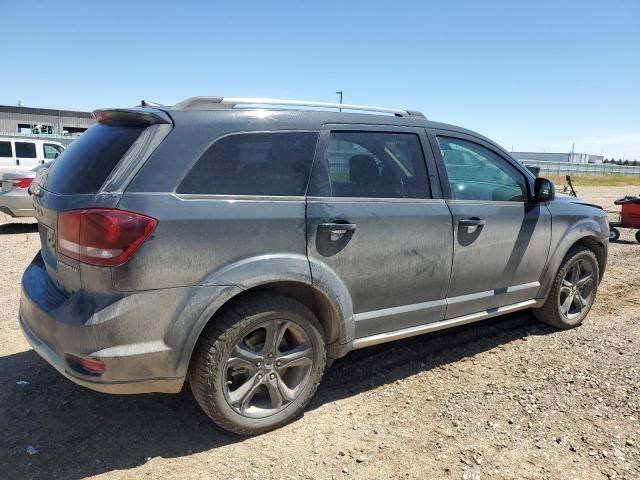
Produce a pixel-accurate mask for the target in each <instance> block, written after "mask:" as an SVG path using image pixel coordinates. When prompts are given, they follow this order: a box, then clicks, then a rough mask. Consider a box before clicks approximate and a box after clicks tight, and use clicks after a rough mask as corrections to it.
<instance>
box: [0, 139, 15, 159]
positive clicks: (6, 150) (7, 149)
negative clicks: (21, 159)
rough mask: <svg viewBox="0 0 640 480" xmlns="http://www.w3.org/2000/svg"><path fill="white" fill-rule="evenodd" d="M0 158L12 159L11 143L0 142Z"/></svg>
mask: <svg viewBox="0 0 640 480" xmlns="http://www.w3.org/2000/svg"><path fill="white" fill-rule="evenodd" d="M0 157H13V152H12V151H11V142H0Z"/></svg>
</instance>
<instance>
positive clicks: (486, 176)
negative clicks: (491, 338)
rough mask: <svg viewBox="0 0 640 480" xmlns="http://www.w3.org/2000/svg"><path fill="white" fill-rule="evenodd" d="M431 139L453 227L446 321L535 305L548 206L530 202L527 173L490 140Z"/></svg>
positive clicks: (446, 135)
mask: <svg viewBox="0 0 640 480" xmlns="http://www.w3.org/2000/svg"><path fill="white" fill-rule="evenodd" d="M434 137H435V139H433V138H434ZM432 139H433V142H432V143H434V146H436V147H437V150H438V151H436V152H435V153H436V156H439V158H438V160H439V161H440V162H442V163H441V164H442V165H443V166H444V168H442V169H441V170H442V173H443V175H442V176H443V178H444V179H445V181H446V183H447V185H445V187H446V186H448V187H449V188H448V189H449V190H450V192H448V196H449V197H450V198H449V199H448V200H447V204H448V205H449V208H450V209H451V214H452V216H453V227H454V229H453V231H454V247H453V248H454V254H453V267H452V270H451V284H450V287H449V292H448V294H447V297H448V299H447V303H448V306H447V312H446V318H455V317H459V316H463V315H468V314H473V313H477V312H482V311H486V310H491V309H495V308H498V307H505V306H510V305H515V304H519V303H522V302H528V301H531V300H532V299H534V298H535V297H536V295H537V293H538V290H539V288H540V279H541V276H542V271H543V269H544V266H545V264H546V260H547V255H548V252H549V244H550V240H551V215H550V213H549V210H548V208H547V207H546V206H545V205H544V204H542V203H533V202H531V201H530V198H531V192H530V182H529V181H528V180H527V177H526V174H525V173H524V172H523V171H522V170H521V169H520V167H518V166H517V165H515V164H514V163H512V161H511V160H509V159H508V158H506V156H505V155H503V154H501V153H500V152H499V150H498V149H496V148H495V147H493V146H492V145H490V144H489V143H488V142H484V141H483V140H481V139H477V138H475V137H471V136H468V135H462V134H458V133H453V132H448V131H439V132H434V136H432ZM445 190H446V188H445Z"/></svg>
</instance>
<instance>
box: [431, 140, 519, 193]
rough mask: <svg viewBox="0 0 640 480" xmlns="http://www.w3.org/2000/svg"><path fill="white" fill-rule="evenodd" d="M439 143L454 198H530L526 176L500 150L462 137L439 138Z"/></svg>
mask: <svg viewBox="0 0 640 480" xmlns="http://www.w3.org/2000/svg"><path fill="white" fill-rule="evenodd" d="M438 143H439V145H440V153H441V154H442V160H443V161H444V166H445V169H446V171H447V176H448V177H449V185H450V187H451V196H452V198H453V199H456V200H491V201H513V202H524V201H525V200H526V198H527V186H526V180H525V177H524V175H523V174H522V173H520V172H519V171H518V170H517V169H516V168H515V167H514V166H513V165H511V164H510V163H509V162H508V161H507V160H505V159H504V158H502V157H501V156H499V155H498V154H497V153H495V152H493V151H491V150H489V149H488V148H485V147H483V146H482V145H479V144H477V143H474V142H469V141H467V140H462V139H460V138H450V137H438Z"/></svg>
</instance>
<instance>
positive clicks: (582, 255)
mask: <svg viewBox="0 0 640 480" xmlns="http://www.w3.org/2000/svg"><path fill="white" fill-rule="evenodd" d="M578 262H586V265H584V266H587V265H588V267H589V268H590V269H591V273H592V279H591V282H590V291H589V292H588V293H589V295H588V297H589V302H588V305H586V306H585V307H583V308H581V309H580V313H579V314H576V313H573V314H570V315H569V312H567V315H565V314H563V312H562V305H561V304H564V303H565V302H564V301H562V302H561V299H562V295H563V292H561V290H563V291H564V293H565V297H564V298H565V300H566V298H567V295H566V289H569V288H570V287H567V286H566V285H565V283H564V281H565V277H567V274H568V273H569V271H570V270H571V269H572V268H574V266H575V265H576V264H577V263H578ZM580 265H583V264H582V263H581V264H580ZM599 281H600V270H599V267H598V260H597V258H596V256H595V254H594V253H593V252H592V251H591V250H589V249H588V248H585V247H582V246H579V245H576V246H573V247H571V249H570V250H569V252H568V253H567V255H566V256H565V257H564V260H563V261H562V264H561V265H560V269H559V270H558V273H557V274H556V277H555V279H554V282H553V286H552V287H551V291H550V292H549V296H548V297H547V300H546V301H545V303H544V305H543V306H542V307H540V308H538V309H534V310H533V314H534V315H535V317H536V318H537V319H538V320H540V321H541V322H543V323H546V324H547V325H550V326H552V327H555V328H560V329H563V330H567V329H570V328H574V327H577V326H579V325H580V324H582V322H583V320H584V319H585V317H586V316H587V315H588V314H589V311H590V310H591V306H592V305H593V302H594V301H595V298H596V294H597V292H598V284H599ZM583 288H584V287H583ZM582 297H583V295H582V291H580V298H581V299H582ZM580 305H581V303H580ZM573 307H574V303H573V301H571V302H570V308H573ZM569 317H572V318H569Z"/></svg>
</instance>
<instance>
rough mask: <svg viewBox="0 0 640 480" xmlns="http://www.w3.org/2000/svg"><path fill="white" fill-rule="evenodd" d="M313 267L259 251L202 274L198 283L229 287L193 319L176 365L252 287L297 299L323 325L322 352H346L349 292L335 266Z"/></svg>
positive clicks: (301, 259)
mask: <svg viewBox="0 0 640 480" xmlns="http://www.w3.org/2000/svg"><path fill="white" fill-rule="evenodd" d="M316 272H317V273H318V275H317V276H316V277H314V278H312V276H311V268H310V265H309V260H308V259H307V257H306V256H303V255H293V254H283V255H263V256H259V257H254V258H251V259H244V260H242V261H239V262H237V263H234V264H232V265H229V266H227V267H226V268H224V269H222V270H221V271H219V272H215V273H213V274H211V275H209V276H207V277H206V278H204V279H203V280H202V282H201V283H202V284H203V285H228V286H231V288H229V290H228V293H227V294H226V295H225V298H224V299H223V300H222V301H214V302H211V303H210V304H209V305H208V306H207V307H206V308H205V309H204V311H203V312H202V314H201V315H200V316H199V319H198V320H197V321H196V322H195V324H194V325H193V327H192V331H191V333H190V335H189V336H188V338H187V340H186V345H184V347H183V350H182V353H181V355H180V360H179V365H180V367H179V369H180V370H181V371H182V372H183V373H185V374H186V371H187V369H188V366H189V364H190V362H191V357H192V355H193V352H194V351H195V348H196V345H197V344H198V341H199V340H200V338H201V337H202V333H203V332H204V330H205V328H206V326H207V325H208V324H209V323H210V322H212V321H215V319H216V317H217V316H218V315H220V314H222V313H224V310H225V308H228V307H229V306H230V305H233V302H241V301H242V300H243V299H244V298H246V296H247V295H249V294H251V293H255V292H271V293H273V294H277V295H284V296H288V297H291V298H293V299H295V300H297V301H299V302H301V303H302V304H303V305H305V306H306V307H307V308H309V309H310V310H311V311H312V312H313V313H314V315H315V316H316V317H317V318H318V320H319V321H320V323H321V325H322V326H323V328H324V330H325V337H326V342H327V357H328V358H329V359H336V358H340V357H342V356H344V355H346V354H347V353H348V352H349V351H350V350H351V345H352V343H353V340H354V335H355V327H354V325H353V307H352V303H351V296H350V295H349V293H348V290H347V288H346V286H345V285H344V283H343V282H342V281H341V280H340V279H339V277H337V276H336V274H335V272H332V271H326V267H325V268H322V267H320V268H319V269H317V270H314V274H315V273H316Z"/></svg>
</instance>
